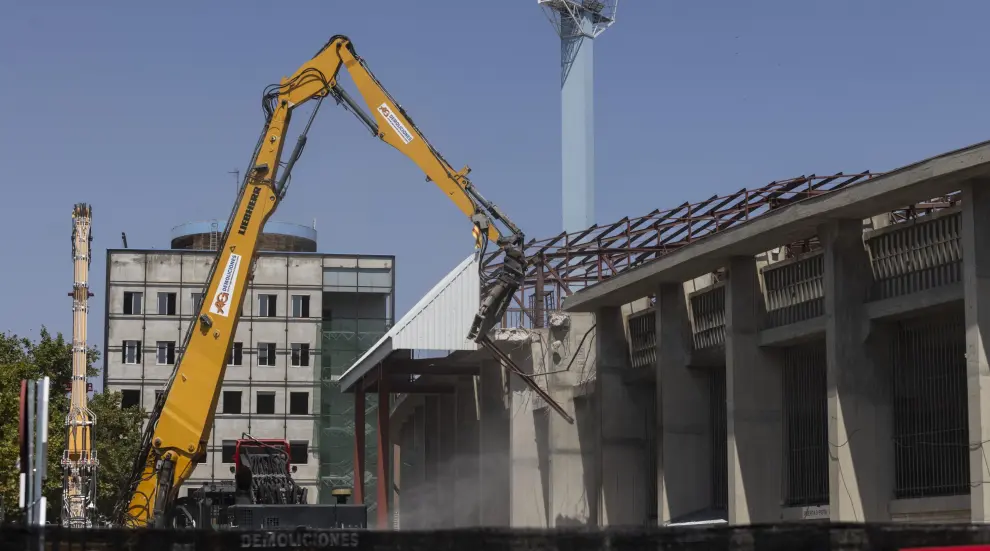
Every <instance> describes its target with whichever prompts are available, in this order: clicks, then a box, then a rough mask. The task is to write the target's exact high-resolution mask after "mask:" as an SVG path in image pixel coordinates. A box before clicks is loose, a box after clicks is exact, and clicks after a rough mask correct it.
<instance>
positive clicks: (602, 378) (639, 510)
mask: <svg viewBox="0 0 990 551" xmlns="http://www.w3.org/2000/svg"><path fill="white" fill-rule="evenodd" d="M595 320H596V323H597V327H596V341H597V345H598V347H597V348H598V352H597V358H598V364H597V366H598V372H597V379H596V382H597V387H596V389H595V395H596V396H595V397H596V399H597V403H598V408H599V418H600V420H601V421H600V423H601V425H600V427H601V429H600V430H601V432H600V438H601V440H600V442H601V463H600V464H599V471H598V472H599V480H600V481H601V482H600V484H601V496H602V504H603V507H602V518H601V525H603V526H604V525H608V526H636V525H638V526H643V525H645V524H646V522H647V520H648V519H647V516H648V508H647V506H646V500H647V499H656V497H655V496H652V495H651V496H647V495H646V489H647V488H648V487H649V484H648V481H649V477H648V474H647V472H648V471H647V465H646V463H647V454H646V453H645V444H646V422H647V420H649V422H653V420H654V419H655V412H648V411H646V408H645V407H644V402H645V400H643V396H642V395H641V393H638V392H636V391H635V390H634V389H633V388H632V387H631V386H629V385H627V384H626V382H625V381H624V374H625V373H628V371H629V369H630V367H629V365H630V364H629V347H628V345H627V343H626V335H625V329H624V327H623V323H622V312H621V310H620V309H619V308H603V309H601V310H598V311H597V312H596V313H595Z"/></svg>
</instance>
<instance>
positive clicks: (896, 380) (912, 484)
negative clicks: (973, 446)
mask: <svg viewBox="0 0 990 551" xmlns="http://www.w3.org/2000/svg"><path fill="white" fill-rule="evenodd" d="M962 318H963V316H962V315H961V313H959V312H952V313H949V314H946V315H942V316H937V317H935V316H929V317H926V318H920V319H915V320H909V321H904V322H901V323H899V324H898V326H897V329H896V332H895V336H894V340H893V348H894V349H893V360H894V370H893V391H894V396H893V398H894V427H893V428H894V479H895V486H894V493H895V495H896V496H897V498H898V499H905V498H916V497H933V496H945V495H961V494H966V493H968V492H969V489H970V486H969V476H970V474H969V446H968V445H969V430H968V410H967V399H966V398H967V396H966V333H965V329H964V327H963V319H962Z"/></svg>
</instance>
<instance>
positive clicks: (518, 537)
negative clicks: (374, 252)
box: [0, 523, 990, 551]
mask: <svg viewBox="0 0 990 551" xmlns="http://www.w3.org/2000/svg"><path fill="white" fill-rule="evenodd" d="M0 537H2V538H3V541H4V546H3V549H11V550H14V549H16V550H18V551H20V550H37V549H49V550H52V551H55V550H66V551H68V550H71V551H90V550H94V551H95V550H99V551H123V550H128V551H130V550H140V551H206V550H209V551H228V550H234V549H252V548H281V549H297V550H309V549H314V550H315V549H330V548H349V549H364V550H372V549H374V550H386V549H388V550H395V549H403V550H406V551H441V550H443V551H446V550H451V551H454V550H458V551H459V550H464V549H471V550H472V551H495V550H498V551H517V550H518V551H524V550H526V551H528V550H532V549H541V550H544V551H565V550H566V551H584V550H587V551H592V550H602V551H605V550H609V551H640V550H642V549H665V550H669V551H694V550H698V551H702V550H704V551H744V550H745V551H794V550H809V551H811V550H823V551H824V550H836V551H839V550H844V551H874V550H875V551H894V550H898V549H909V548H913V549H918V548H930V549H931V551H948V550H949V549H953V548H954V547H956V548H958V547H957V546H970V547H969V548H968V549H967V550H963V549H959V551H977V550H979V551H985V550H986V549H990V526H987V525H968V524H956V525H945V524H942V525H919V524H903V525H863V524H859V525H855V524H831V525H821V524H807V523H790V524H778V525H761V526H740V527H713V528H699V527H671V528H630V529H612V528H610V529H606V530H588V529H580V528H578V529H567V530H518V529H463V530H440V531H423V532H412V531H409V532H407V531H393V532H368V531H353V532H348V531H303V532H301V531H284V532H199V531H186V530H181V531H180V530H174V531H165V530H140V531H137V530H135V531H128V530H79V531H68V530H66V529H62V528H48V529H46V530H44V532H39V531H35V530H28V529H23V528H3V529H0ZM932 548H935V549H932ZM937 548H941V549H937Z"/></svg>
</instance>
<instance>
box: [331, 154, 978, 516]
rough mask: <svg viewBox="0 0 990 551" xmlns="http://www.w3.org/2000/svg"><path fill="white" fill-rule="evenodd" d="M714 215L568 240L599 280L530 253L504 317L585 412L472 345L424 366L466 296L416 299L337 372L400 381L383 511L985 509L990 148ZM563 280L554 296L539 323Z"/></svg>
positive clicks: (512, 333) (504, 335) (509, 331)
mask: <svg viewBox="0 0 990 551" xmlns="http://www.w3.org/2000/svg"><path fill="white" fill-rule="evenodd" d="M747 195H748V194H747ZM933 198H937V199H933ZM688 210H689V211H690V210H691V209H690V208H688ZM747 210H748V208H747ZM714 220H715V224H714V225H715V229H714V230H712V231H710V232H709V233H708V234H707V235H706V236H704V237H703V238H701V239H697V238H696V239H693V240H685V241H683V243H681V244H679V245H678V246H671V245H670V244H669V243H668V242H667V241H665V240H661V239H660V238H659V237H655V239H656V240H655V241H654V244H653V245H635V246H633V245H631V244H629V245H626V246H627V248H629V249H630V250H632V253H630V254H636V255H639V256H638V257H637V260H636V261H630V262H629V263H628V265H627V266H626V267H619V264H620V263H619V262H618V261H617V260H616V259H615V258H607V256H608V255H610V254H613V253H611V252H601V251H602V250H604V249H602V248H601V247H602V245H601V239H599V240H598V241H599V245H598V246H599V249H598V252H595V249H593V248H586V249H580V250H577V249H575V248H574V247H573V246H572V247H571V249H570V250H569V252H568V254H569V255H571V256H577V255H578V254H579V253H580V254H584V255H585V256H595V255H598V260H597V262H598V264H599V265H602V266H604V265H606V264H607V265H609V266H610V267H611V268H610V273H608V274H607V275H599V276H598V278H599V279H600V280H601V281H600V282H598V283H593V284H590V285H587V286H586V287H584V288H583V289H574V288H573V287H567V284H565V283H564V282H565V281H566V280H567V279H568V276H567V275H566V274H563V273H562V272H561V270H560V268H559V267H558V268H547V269H546V270H543V269H542V268H541V271H540V272H539V273H538V274H537V276H536V277H537V279H538V281H539V282H540V285H538V286H537V296H538V300H537V301H535V303H531V304H528V305H525V306H528V308H529V309H530V311H529V314H530V315H531V318H530V319H532V320H533V322H532V323H529V324H526V323H524V322H517V323H512V322H508V323H506V324H504V327H505V328H504V329H501V330H499V331H498V332H497V334H496V340H497V341H498V342H499V343H500V346H502V347H503V349H504V351H505V352H507V353H508V354H510V355H511V357H512V358H513V359H514V361H515V362H516V364H517V365H518V366H519V367H520V368H521V369H522V370H523V371H524V372H526V373H527V376H529V377H532V378H533V379H534V380H536V381H538V382H540V384H541V385H543V386H544V388H546V389H548V390H549V391H550V394H551V395H552V396H553V398H554V399H555V400H556V401H557V402H559V403H560V404H561V405H562V406H563V407H564V409H565V410H566V411H567V412H568V413H569V414H570V415H571V416H573V417H574V418H575V420H576V422H575V423H574V424H570V423H568V422H567V420H566V419H564V418H563V417H562V416H560V415H558V414H556V413H555V412H553V411H552V410H551V409H550V408H548V407H547V405H546V404H544V403H542V402H540V401H539V400H538V399H537V398H536V396H535V395H534V394H533V393H532V391H530V390H529V389H528V388H527V387H526V386H525V385H523V384H521V383H520V382H519V380H518V377H517V376H516V375H514V374H512V373H511V372H510V370H507V369H505V368H504V366H502V367H501V368H500V363H499V362H498V361H495V360H493V359H491V358H490V357H489V356H488V355H487V353H485V352H483V351H479V350H477V349H475V348H474V347H473V346H471V345H470V343H467V344H463V345H458V344H457V343H454V342H453V341H448V342H447V344H446V346H448V347H450V348H448V349H455V350H457V351H456V352H453V353H451V354H449V355H447V356H446V357H442V358H429V359H426V358H421V359H416V358H417V356H416V354H417V352H416V351H417V350H419V349H427V348H430V345H429V343H427V342H426V339H425V337H417V335H425V334H428V333H429V331H428V328H429V327H430V324H432V326H433V327H434V328H435V329H442V330H444V331H454V333H453V336H454V337H455V338H456V337H461V336H462V335H463V334H464V332H465V331H466V329H467V327H466V326H465V327H463V329H458V328H457V327H453V326H451V327H447V326H446V325H444V323H445V322H446V320H447V319H450V318H459V317H460V316H463V315H466V314H467V310H465V312H461V311H460V309H462V308H463V309H468V310H470V309H472V308H473V305H463V306H449V304H453V303H447V302H445V299H444V290H443V289H435V290H434V291H435V292H434V295H433V296H432V297H431V299H430V300H429V301H426V302H428V303H436V304H448V306H446V307H445V308H447V310H445V311H448V313H447V314H446V315H445V316H438V315H436V314H435V313H434V314H430V308H429V307H427V306H422V305H421V306H418V307H417V308H418V309H419V310H418V311H413V312H410V313H409V314H407V318H408V319H407V323H406V324H405V325H404V327H403V328H402V329H401V330H398V331H397V332H396V333H395V334H393V335H392V336H391V340H389V339H383V341H380V343H379V344H378V345H376V346H375V347H373V348H372V349H371V350H372V351H374V350H376V349H378V348H380V345H383V344H385V343H384V341H387V340H388V341H389V343H388V347H387V350H384V351H382V352H379V353H369V354H368V355H366V356H365V357H364V358H362V359H361V360H360V361H358V362H356V363H355V364H354V365H353V366H352V367H351V368H350V369H349V370H348V371H347V372H346V373H345V374H344V375H343V376H342V377H341V379H340V384H341V388H342V390H344V391H346V392H356V393H357V394H363V393H365V392H377V393H378V394H379V396H385V397H387V396H388V394H389V393H392V394H399V396H397V397H396V400H395V405H394V407H393V408H392V412H391V417H390V419H385V420H384V421H385V422H386V424H390V425H391V427H390V428H388V429H386V431H385V434H382V437H383V438H384V439H385V440H384V441H383V442H380V444H379V447H380V449H385V446H389V450H390V451H391V453H392V454H393V457H392V465H393V466H396V465H399V466H398V467H395V468H393V469H392V471H391V472H390V473H387V476H389V477H392V478H393V480H392V483H393V486H394V487H395V488H398V489H399V490H397V491H396V492H394V493H393V494H391V495H384V494H382V493H381V492H380V493H379V496H378V499H377V501H378V503H379V507H380V509H384V508H383V507H381V504H382V500H383V499H387V500H389V501H390V502H391V509H392V510H393V511H397V513H398V514H397V519H398V524H399V526H401V527H402V528H422V527H436V526H469V525H503V526H504V525H511V526H536V527H540V526H566V525H574V524H582V525H587V524H591V525H643V524H656V523H659V524H671V523H681V522H728V523H730V524H747V523H757V522H771V521H779V520H795V521H802V520H804V521H814V520H816V519H831V520H834V521H887V520H891V521H908V520H910V521H949V520H960V521H969V520H972V521H977V522H986V521H990V489H988V487H987V486H986V485H985V484H984V482H985V481H987V480H990V467H988V466H987V465H988V462H987V459H986V453H985V451H984V447H983V446H984V443H985V442H987V441H990V365H988V359H987V354H986V351H985V345H984V342H983V334H984V333H986V332H987V331H988V330H990V275H988V274H990V226H988V224H990V142H986V143H981V144H977V145H974V146H971V147H967V148H965V149H961V150H958V151H953V152H951V153H947V154H944V155H940V156H938V157H935V158H932V159H928V160H926V161H922V162H920V163H917V164H914V165H911V166H907V167H905V168H901V169H898V170H895V171H891V172H887V173H884V174H879V175H871V177H869V178H866V179H861V180H859V181H856V182H854V183H850V184H849V185H846V186H844V187H842V188H840V189H835V190H832V191H824V192H821V193H817V194H809V195H808V196H807V197H806V198H803V199H801V200H795V201H792V202H781V201H778V202H777V204H776V206H772V207H769V210H767V211H765V212H764V213H762V214H761V215H760V216H754V217H751V218H749V219H748V220H746V221H743V222H738V223H732V224H729V223H726V224H722V223H721V222H720V221H719V219H718V218H714ZM627 222H628V221H627ZM708 224H711V221H709V222H708ZM654 225H655V226H657V227H659V226H660V223H656V222H655V223H654ZM723 228H724V229H723ZM588 231H589V232H590V231H591V229H589V230H588ZM626 233H627V234H631V232H630V231H627V232H626ZM688 233H690V232H688ZM571 237H572V239H571V241H572V242H575V241H578V240H577V239H574V238H573V236H571ZM626 243H632V240H631V239H627V240H626ZM796 243H797V244H798V245H797V246H795V244H796ZM548 250H549V249H547V248H546V247H544V248H543V249H541V250H540V253H539V254H540V255H542V256H544V257H546V256H548V255H549V253H546V252H545V251H548ZM611 250H612V251H615V250H617V249H611ZM644 251H645V252H644ZM615 254H617V253H615ZM602 256H605V257H606V258H602ZM647 256H650V257H651V259H647V260H639V259H642V258H646V257H647ZM537 262H543V260H542V259H538V260H537ZM544 264H545V263H544ZM469 272H470V270H469ZM553 279H556V284H558V285H563V286H564V288H565V289H567V290H566V292H565V293H564V294H565V296H564V298H563V301H562V304H560V303H558V305H557V306H555V307H552V308H550V309H549V310H550V311H549V312H548V313H547V315H546V316H541V315H536V316H532V314H533V312H534V310H533V308H534V304H535V308H536V310H535V311H536V313H537V314H539V313H540V310H539V309H540V308H543V306H544V304H545V303H544V302H543V300H542V299H543V295H544V293H545V291H544V287H543V286H542V285H544V284H546V285H550V281H551V280H553ZM452 287H458V285H453V286H452ZM524 304H525V303H524ZM414 310H416V309H414ZM434 310H436V308H434ZM450 310H453V311H450ZM404 319H405V318H404ZM417 320H418V321H421V322H422V323H421V324H420V326H419V327H416V325H417V323H418V321H417ZM397 325H398V324H397ZM513 325H516V326H518V327H514V326H513ZM403 331H404V332H406V335H405V336H403V335H402V334H400V333H402V332H403ZM458 331H459V332H458ZM454 345H456V346H454ZM400 393H401V394H400ZM389 421H390V423H389ZM379 434H381V432H380V433H379ZM382 474H386V473H384V471H383V473H382ZM382 486H384V485H379V488H381V487H382Z"/></svg>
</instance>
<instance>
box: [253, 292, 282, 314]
mask: <svg viewBox="0 0 990 551" xmlns="http://www.w3.org/2000/svg"><path fill="white" fill-rule="evenodd" d="M277 298H278V295H258V316H259V317H262V318H274V317H275V310H276V309H275V306H276V299H277Z"/></svg>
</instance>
